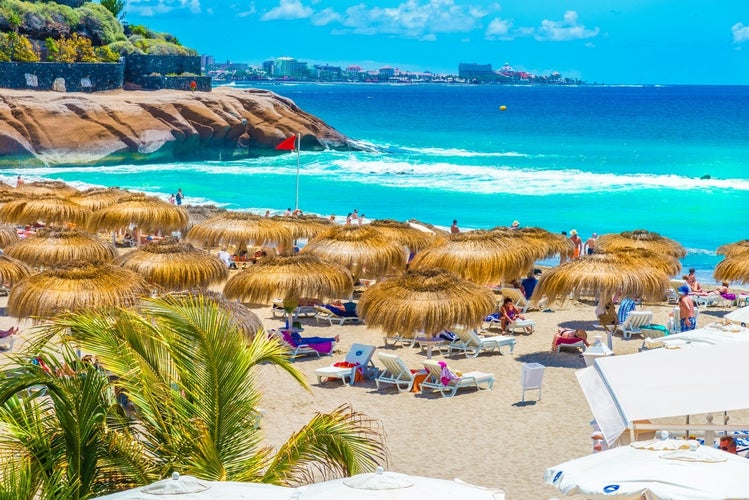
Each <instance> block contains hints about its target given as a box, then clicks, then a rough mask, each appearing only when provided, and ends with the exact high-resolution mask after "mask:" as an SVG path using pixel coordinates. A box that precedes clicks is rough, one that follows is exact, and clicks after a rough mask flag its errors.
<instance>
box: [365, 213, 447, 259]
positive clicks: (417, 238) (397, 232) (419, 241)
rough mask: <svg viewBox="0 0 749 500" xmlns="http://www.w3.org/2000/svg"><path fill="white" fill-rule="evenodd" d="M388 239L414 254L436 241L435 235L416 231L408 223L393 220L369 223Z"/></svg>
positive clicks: (379, 220) (378, 220)
mask: <svg viewBox="0 0 749 500" xmlns="http://www.w3.org/2000/svg"><path fill="white" fill-rule="evenodd" d="M369 226H370V227H373V228H375V229H377V230H378V231H379V232H381V233H382V234H383V235H385V237H386V238H389V239H391V240H393V241H397V242H398V243H400V244H401V245H403V246H404V247H407V248H408V249H409V250H411V251H412V252H418V251H419V250H423V249H424V248H426V247H427V246H429V244H430V243H432V242H433V241H434V233H427V232H424V231H421V230H419V229H416V228H415V227H413V226H412V225H411V224H409V223H408V222H398V221H396V220H392V219H377V220H373V221H372V222H370V223H369Z"/></svg>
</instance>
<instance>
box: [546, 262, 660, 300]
mask: <svg viewBox="0 0 749 500" xmlns="http://www.w3.org/2000/svg"><path fill="white" fill-rule="evenodd" d="M668 286H669V282H668V276H667V275H666V273H664V272H663V271H661V270H658V269H656V268H653V267H644V266H642V265H637V264H633V263H631V262H629V261H627V260H624V259H622V258H621V257H618V256H617V255H616V254H604V253H596V254H593V255H584V256H582V257H579V258H577V259H573V260H570V261H567V262H565V263H564V264H561V265H559V266H558V267H555V268H554V269H551V270H550V271H547V272H545V273H544V274H543V276H541V279H539V280H538V285H537V286H536V290H535V291H534V292H533V299H532V300H533V302H538V301H539V300H541V298H543V297H546V298H547V299H548V300H549V301H551V302H553V301H556V300H562V301H563V300H564V299H566V298H567V297H568V296H569V295H570V294H575V295H578V294H580V293H582V292H585V293H586V294H593V295H600V296H602V297H611V296H613V295H614V293H616V292H620V293H621V294H622V295H627V296H630V297H646V298H647V297H650V298H655V299H662V298H663V295H664V293H665V290H666V289H667V288H668Z"/></svg>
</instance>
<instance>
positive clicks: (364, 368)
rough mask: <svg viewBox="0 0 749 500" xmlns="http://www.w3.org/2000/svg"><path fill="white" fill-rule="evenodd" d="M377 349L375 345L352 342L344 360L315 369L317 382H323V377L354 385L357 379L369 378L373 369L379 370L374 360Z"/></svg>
mask: <svg viewBox="0 0 749 500" xmlns="http://www.w3.org/2000/svg"><path fill="white" fill-rule="evenodd" d="M375 349H376V347H375V346H373V345H368V344H352V345H351V348H350V349H349V351H348V352H347V353H346V358H345V359H344V360H343V361H339V362H337V363H333V364H332V365H330V366H326V367H323V368H318V369H317V370H315V376H316V377H317V383H318V384H322V383H323V379H326V380H330V379H341V381H342V382H343V385H346V384H347V383H348V384H349V385H354V384H355V383H356V382H357V381H359V380H363V379H365V378H367V376H368V375H369V374H370V373H371V372H372V371H376V370H377V368H376V367H375V365H374V363H373V362H372V355H374V352H375ZM346 379H348V382H346Z"/></svg>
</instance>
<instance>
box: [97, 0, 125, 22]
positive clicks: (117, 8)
mask: <svg viewBox="0 0 749 500" xmlns="http://www.w3.org/2000/svg"><path fill="white" fill-rule="evenodd" d="M101 5H102V6H104V8H105V9H107V10H108V11H109V12H111V13H112V15H113V16H114V17H116V18H117V19H123V18H124V17H125V5H126V4H125V0H101Z"/></svg>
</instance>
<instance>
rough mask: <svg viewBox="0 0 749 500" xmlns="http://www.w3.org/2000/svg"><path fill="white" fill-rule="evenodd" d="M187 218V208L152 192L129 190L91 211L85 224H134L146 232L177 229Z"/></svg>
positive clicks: (106, 226)
mask: <svg viewBox="0 0 749 500" xmlns="http://www.w3.org/2000/svg"><path fill="white" fill-rule="evenodd" d="M187 220H188V217H187V212H186V211H185V210H183V209H182V208H181V207H178V206H175V205H172V204H171V203H167V202H166V201H164V200H161V199H159V198H156V197H155V196H146V195H144V194H131V195H130V196H129V197H127V198H122V199H120V200H118V202H117V203H116V204H114V205H110V206H108V207H104V208H101V209H99V210H96V211H95V212H93V213H92V214H91V217H90V218H89V223H88V228H89V229H90V230H92V231H97V230H100V229H105V230H117V229H120V228H122V227H128V226H129V225H131V224H134V225H136V226H138V229H139V230H140V231H146V232H156V231H159V230H161V231H179V230H182V229H184V228H185V227H186V226H187Z"/></svg>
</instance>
